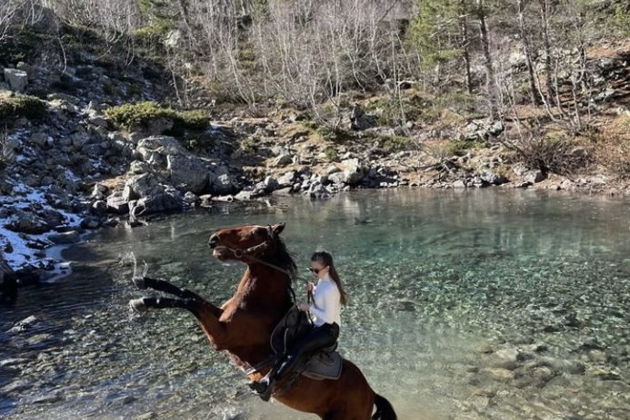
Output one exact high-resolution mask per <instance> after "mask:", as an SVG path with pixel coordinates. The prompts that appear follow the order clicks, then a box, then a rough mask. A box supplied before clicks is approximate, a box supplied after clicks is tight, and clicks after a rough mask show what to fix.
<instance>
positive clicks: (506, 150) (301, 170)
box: [0, 44, 630, 287]
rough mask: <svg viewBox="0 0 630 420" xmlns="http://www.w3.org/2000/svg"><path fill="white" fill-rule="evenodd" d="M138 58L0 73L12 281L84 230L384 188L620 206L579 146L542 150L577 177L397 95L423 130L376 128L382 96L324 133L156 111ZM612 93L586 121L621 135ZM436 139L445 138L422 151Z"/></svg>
mask: <svg viewBox="0 0 630 420" xmlns="http://www.w3.org/2000/svg"><path fill="white" fill-rule="evenodd" d="M626 49H627V45H625V44H624V45H621V46H618V47H616V49H611V51H612V52H610V54H608V55H607V56H605V57H600V58H599V61H597V63H599V64H598V65H600V67H601V69H602V70H601V73H602V74H603V75H609V76H610V75H612V76H610V77H611V78H612V79H611V81H610V83H613V82H614V83H616V84H619V83H618V82H619V80H624V79H625V78H626V77H627V74H628V69H629V68H630V64H629V63H628V62H627V60H626V59H625V58H624V57H626V55H624V54H622V52H624V51H626ZM620 51H621V52H620ZM138 60H139V61H138V62H136V63H135V65H134V66H123V65H122V64H121V63H120V62H118V61H116V60H115V59H112V60H111V61H104V59H102V58H97V57H95V56H93V55H92V54H90V53H87V52H86V51H84V50H81V49H79V50H76V51H74V52H73V54H72V60H71V63H70V64H71V65H67V66H66V67H65V68H64V69H63V70H57V69H52V68H49V67H47V66H45V65H41V64H36V63H35V62H33V63H27V62H23V61H21V62H17V63H12V64H9V65H7V66H6V67H5V68H3V69H2V71H0V74H2V79H0V120H2V122H3V123H4V124H5V127H6V130H5V131H4V132H3V134H2V135H1V136H0V140H1V144H2V162H1V163H2V166H1V167H0V171H1V177H0V203H1V204H2V208H1V209H0V251H1V252H2V254H1V255H3V259H4V260H6V265H5V267H6V266H8V267H10V268H11V269H12V270H14V271H16V272H17V274H18V277H19V278H20V279H21V280H20V282H22V283H25V282H31V281H35V280H36V279H37V278H40V277H41V276H42V275H44V277H46V276H50V275H54V273H56V272H57V271H58V269H59V265H58V263H59V261H55V260H53V259H51V258H50V257H48V256H47V255H46V249H48V248H49V247H51V246H53V245H59V244H70V243H74V242H77V241H79V240H81V238H82V235H83V234H84V233H86V232H87V231H89V230H92V229H97V228H100V227H104V226H116V225H118V224H119V223H120V222H121V221H123V222H124V225H125V226H131V227H133V226H137V225H139V224H142V223H146V220H147V217H150V216H151V215H153V214H157V213H165V212H178V211H184V210H187V209H192V208H198V207H211V206H212V205H213V203H214V202H217V201H220V202H226V201H245V202H246V201H249V200H268V197H269V196H278V195H289V194H298V195H303V196H305V197H307V198H309V199H326V198H328V197H330V196H332V195H334V194H336V193H338V192H340V191H348V190H350V189H354V188H396V187H425V188H444V189H447V188H453V189H466V188H485V187H499V188H537V189H551V190H566V191H575V192H585V193H589V194H590V193H604V194H610V195H617V196H619V195H626V194H628V193H629V192H630V182H629V181H628V179H627V178H625V179H624V178H623V177H620V176H618V174H615V173H614V172H611V171H609V170H607V169H606V168H604V167H602V166H598V165H594V164H591V163H592V159H591V155H592V154H593V153H594V152H592V151H591V150H590V149H588V148H587V147H586V146H582V145H579V144H575V145H571V146H570V147H568V146H566V145H564V143H562V141H560V143H558V141H556V140H553V142H551V143H549V144H551V145H552V146H553V147H557V146H556V145H557V144H562V147H561V148H558V147H557V149H558V151H559V152H558V153H560V152H561V153H562V157H563V159H566V160H569V161H572V162H573V161H576V162H579V163H580V164H582V165H583V166H581V167H580V168H581V169H580V170H577V171H573V172H568V171H567V172H566V173H565V172H562V171H558V173H555V172H553V171H549V170H545V169H544V168H543V169H541V168H540V167H536V165H533V164H531V162H528V161H527V160H525V161H523V159H519V157H518V154H517V153H516V152H515V150H514V148H513V147H510V144H509V143H507V142H505V141H504V140H502V139H505V138H509V137H510V136H512V135H513V134H514V132H515V130H518V125H517V124H515V123H514V122H510V121H509V120H504V121H493V120H490V119H488V118H485V117H484V116H483V115H472V114H471V115H469V116H466V117H465V116H463V115H459V114H454V112H453V111H451V110H450V109H449V108H448V107H445V108H443V109H441V110H439V109H437V108H436V105H435V103H434V102H431V100H430V99H427V98H426V97H425V96H423V94H422V93H421V92H420V91H418V90H417V89H416V88H415V87H414V86H413V84H412V83H407V84H405V86H401V89H404V91H405V92H406V93H405V95H406V96H405V98H406V99H405V100H406V101H409V102H410V103H414V104H416V105H417V106H418V107H420V109H421V108H422V107H428V108H430V109H431V112H432V113H433V114H435V115H437V117H435V116H434V117H435V118H430V119H427V118H428V117H426V116H424V117H423V116H422V115H423V114H422V113H419V114H418V119H417V120H416V121H411V120H410V121H407V122H406V123H405V124H404V125H399V124H390V123H389V122H390V121H389V119H388V117H387V115H388V112H389V111H388V108H387V107H388V105H387V103H386V102H383V97H379V96H375V97H368V98H361V97H356V98H349V99H351V100H349V102H348V104H347V107H346V108H345V111H343V112H342V114H341V118H340V121H339V124H338V125H337V126H336V127H335V128H330V127H328V126H326V125H323V124H321V123H318V122H316V121H314V119H313V116H312V115H311V114H310V113H309V112H305V111H298V110H295V109H291V108H290V107H279V108H278V107H275V108H274V107H268V108H267V111H266V116H265V117H251V116H248V115H247V112H248V111H247V110H246V109H243V108H242V107H240V108H239V107H223V108H221V107H218V106H215V104H214V102H212V101H207V94H206V93H203V91H202V90H200V91H199V92H198V94H197V96H196V99H195V103H197V104H198V105H199V107H198V108H197V109H196V110H194V111H178V110H175V109H172V108H170V107H168V106H162V105H160V103H162V102H167V101H169V99H172V95H173V90H172V88H171V87H169V83H170V79H168V78H167V77H164V76H163V75H162V72H163V70H164V69H163V68H161V67H160V65H158V64H156V63H154V62H150V61H146V60H145V61H143V60H140V59H138ZM624 60H625V61H624ZM34 61H35V60H34ZM607 83H608V81H607V80H606V79H605V78H602V80H601V81H600V83H599V85H598V89H600V90H602V92H604V93H605V92H608V91H607V90H606V89H607V86H608V84H607ZM619 92H621V93H620V94H619V95H616V93H619ZM619 92H616V93H615V92H613V93H615V94H610V95H603V96H601V95H600V96H601V98H600V99H599V102H598V104H597V106H599V108H600V114H601V115H600V117H598V118H599V120H596V122H597V124H599V125H600V126H601V127H604V128H605V127H609V126H614V127H617V128H616V130H617V131H616V132H615V133H616V134H615V135H621V136H623V135H624V133H625V135H627V132H628V131H627V130H626V129H625V128H624V127H627V126H628V121H630V113H629V111H628V110H627V108H626V102H624V101H625V100H627V95H625V93H624V92H625V91H623V89H622V91H619ZM626 93H627V92H626ZM624 95H625V96H624ZM611 98H617V99H618V100H617V102H615V101H613V100H611ZM425 111H426V110H424V109H423V110H422V112H424V113H426V112H425ZM438 111H439V112H438ZM536 118H539V117H536ZM550 124H551V123H550ZM619 133H621V134H619ZM444 138H450V139H451V140H448V141H443V140H436V139H444ZM545 141H547V140H545ZM550 141H551V140H550ZM554 142H555V143H554ZM543 143H544V142H543ZM541 144H542V143H541ZM544 144H547V143H544ZM545 147H548V146H545ZM549 147H551V146H549ZM545 150H546V149H545ZM554 150H555V149H554ZM622 156H623V155H622ZM617 163H618V162H617ZM621 165H624V162H621ZM559 173H562V175H560V174H559ZM4 271H9V270H8V269H5V270H4ZM45 273H48V274H45ZM3 281H4V280H3ZM3 284H4V283H3ZM3 287H4V286H3Z"/></svg>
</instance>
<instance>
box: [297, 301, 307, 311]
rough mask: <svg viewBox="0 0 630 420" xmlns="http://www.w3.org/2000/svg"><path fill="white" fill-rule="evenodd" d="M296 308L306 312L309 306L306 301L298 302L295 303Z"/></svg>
mask: <svg viewBox="0 0 630 420" xmlns="http://www.w3.org/2000/svg"><path fill="white" fill-rule="evenodd" d="M297 308H298V309H299V310H300V311H302V312H307V311H308V309H309V306H308V303H306V302H300V303H298V304H297Z"/></svg>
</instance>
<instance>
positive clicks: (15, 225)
mask: <svg viewBox="0 0 630 420" xmlns="http://www.w3.org/2000/svg"><path fill="white" fill-rule="evenodd" d="M5 227H6V228H7V229H9V230H12V231H14V232H21V233H30V234H36V235H38V234H41V233H45V232H48V231H49V230H51V229H52V226H50V225H49V224H48V223H46V221H45V220H44V219H43V218H41V217H39V216H38V215H36V214H34V213H31V212H26V211H22V210H18V211H17V212H16V214H15V216H14V217H13V219H12V220H11V221H10V222H9V223H7V224H6V225H5Z"/></svg>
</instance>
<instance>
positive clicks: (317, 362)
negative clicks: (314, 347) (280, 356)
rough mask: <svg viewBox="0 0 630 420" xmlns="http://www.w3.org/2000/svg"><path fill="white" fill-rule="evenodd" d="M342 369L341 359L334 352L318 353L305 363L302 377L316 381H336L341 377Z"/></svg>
mask: <svg viewBox="0 0 630 420" xmlns="http://www.w3.org/2000/svg"><path fill="white" fill-rule="evenodd" d="M342 367H343V358H342V357H341V355H340V354H339V353H337V352H336V351H333V352H320V353H317V354H315V355H314V356H313V357H311V358H310V360H309V361H308V362H306V365H305V366H304V370H303V371H302V375H304V376H306V377H307V378H311V379H317V380H323V379H333V380H337V379H339V377H340V376H341V370H342Z"/></svg>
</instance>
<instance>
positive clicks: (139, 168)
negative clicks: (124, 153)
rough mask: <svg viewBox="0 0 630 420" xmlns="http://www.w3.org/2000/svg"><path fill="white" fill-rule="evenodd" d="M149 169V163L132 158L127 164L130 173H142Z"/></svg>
mask: <svg viewBox="0 0 630 420" xmlns="http://www.w3.org/2000/svg"><path fill="white" fill-rule="evenodd" d="M148 171H149V165H148V164H147V163H146V162H142V161H141V160H134V161H132V162H131V163H130V164H129V172H131V173H132V174H138V175H139V174H143V173H145V172H148Z"/></svg>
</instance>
